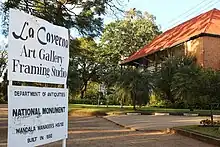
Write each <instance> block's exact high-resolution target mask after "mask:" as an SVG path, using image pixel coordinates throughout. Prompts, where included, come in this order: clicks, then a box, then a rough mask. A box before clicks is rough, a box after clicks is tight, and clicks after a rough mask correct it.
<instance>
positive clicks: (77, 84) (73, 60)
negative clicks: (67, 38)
mask: <svg viewBox="0 0 220 147" xmlns="http://www.w3.org/2000/svg"><path fill="white" fill-rule="evenodd" d="M104 69H105V64H104V63H103V58H102V56H101V55H100V48H99V47H98V46H97V44H96V43H95V41H94V40H93V39H92V38H90V37H88V38H79V39H75V40H73V41H72V42H71V45H70V64H69V78H68V84H69V87H70V90H71V91H72V92H74V91H75V94H77V93H80V94H81V96H80V97H81V98H82V99H83V98H84V97H85V93H86V91H87V87H88V84H89V82H91V81H93V82H100V77H101V76H102V72H103V71H104ZM97 91H98V90H97Z"/></svg>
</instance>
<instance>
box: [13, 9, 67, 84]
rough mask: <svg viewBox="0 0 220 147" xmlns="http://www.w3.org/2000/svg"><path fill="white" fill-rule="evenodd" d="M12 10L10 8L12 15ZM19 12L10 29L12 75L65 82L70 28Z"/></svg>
mask: <svg viewBox="0 0 220 147" xmlns="http://www.w3.org/2000/svg"><path fill="white" fill-rule="evenodd" d="M16 12H17V11H16ZM13 13H15V11H13V10H11V14H12V15H11V16H10V17H11V19H14V18H13V16H15V15H13ZM19 13H21V12H19ZM19 13H18V14H16V15H20V17H19V16H18V17H19V19H17V21H18V22H17V21H16V24H10V29H9V41H10V42H11V43H10V44H9V70H10V71H11V72H9V79H11V80H15V81H17V80H19V81H30V78H32V79H33V77H30V76H34V77H36V78H38V82H44V83H47V82H50V83H56V84H57V82H58V83H59V84H64V83H65V82H66V78H67V72H68V63H69V54H68V48H69V39H68V30H67V29H64V28H62V27H58V26H56V27H57V28H58V29H54V26H53V25H52V24H50V23H48V22H46V21H44V20H41V19H37V18H36V20H35V19H33V18H32V17H33V16H30V15H28V14H23V13H22V14H19ZM20 18H21V19H20ZM31 81H33V80H31Z"/></svg>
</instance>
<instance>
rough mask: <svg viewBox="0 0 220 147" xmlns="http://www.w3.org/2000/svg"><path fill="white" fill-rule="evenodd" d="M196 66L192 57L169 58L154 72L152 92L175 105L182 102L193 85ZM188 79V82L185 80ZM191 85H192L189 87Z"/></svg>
mask: <svg viewBox="0 0 220 147" xmlns="http://www.w3.org/2000/svg"><path fill="white" fill-rule="evenodd" d="M197 68H198V67H197V65H196V64H195V62H194V58H193V57H184V56H180V57H169V58H167V59H166V60H165V61H164V62H163V63H162V64H161V68H160V69H159V70H158V71H157V72H155V75H154V76H155V77H154V79H155V81H154V86H155V87H154V88H155V89H154V90H155V92H156V94H158V95H159V97H161V98H162V99H165V100H168V101H170V102H171V103H172V104H175V103H176V102H177V101H179V100H184V99H185V98H186V97H187V96H189V95H191V93H190V94H189V92H190V90H191V89H190V90H189V86H192V87H193V85H195V84H194V82H195V80H196V79H195V77H196V75H197ZM187 78H189V79H188V80H186V79H187ZM191 84H193V85H191Z"/></svg>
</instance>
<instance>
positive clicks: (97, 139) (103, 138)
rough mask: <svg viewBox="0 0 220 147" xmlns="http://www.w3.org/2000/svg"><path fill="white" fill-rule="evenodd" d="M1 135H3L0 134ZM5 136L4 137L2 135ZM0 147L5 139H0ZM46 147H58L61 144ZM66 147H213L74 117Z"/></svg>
mask: <svg viewBox="0 0 220 147" xmlns="http://www.w3.org/2000/svg"><path fill="white" fill-rule="evenodd" d="M0 133H2V132H0ZM4 136H6V135H4ZM1 140H2V141H1V143H0V146H1V147H5V146H6V138H1ZM45 147H61V142H57V143H53V144H50V145H47V146H45ZM67 147H214V146H212V145H208V144H205V143H203V142H200V141H197V140H194V139H191V138H188V137H184V136H180V135H176V134H162V133H146V132H136V131H131V130H129V129H124V128H122V127H119V126H118V125H115V124H114V123H112V122H109V121H107V120H106V119H103V118H97V117H81V118H79V117H74V118H70V121H69V139H68V141H67Z"/></svg>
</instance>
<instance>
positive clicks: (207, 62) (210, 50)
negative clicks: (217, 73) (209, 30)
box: [202, 36, 220, 70]
mask: <svg viewBox="0 0 220 147" xmlns="http://www.w3.org/2000/svg"><path fill="white" fill-rule="evenodd" d="M202 39H203V49H204V67H205V68H212V69H216V70H219V69H220V38H216V37H208V36H205V37H203V38H202Z"/></svg>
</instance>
